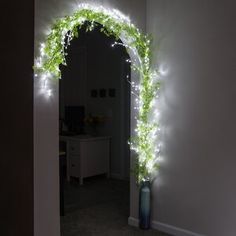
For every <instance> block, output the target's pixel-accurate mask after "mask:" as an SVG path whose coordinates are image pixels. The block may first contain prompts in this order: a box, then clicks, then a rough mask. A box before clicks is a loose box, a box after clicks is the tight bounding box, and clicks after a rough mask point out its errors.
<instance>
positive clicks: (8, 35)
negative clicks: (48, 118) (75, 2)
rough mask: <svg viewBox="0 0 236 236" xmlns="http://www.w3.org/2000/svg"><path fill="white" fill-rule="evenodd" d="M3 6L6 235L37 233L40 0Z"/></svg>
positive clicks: (1, 158) (0, 205) (0, 208)
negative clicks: (35, 135) (36, 82)
mask: <svg viewBox="0 0 236 236" xmlns="http://www.w3.org/2000/svg"><path fill="white" fill-rule="evenodd" d="M1 9H3V11H2V13H1V15H0V22H1V31H2V34H1V39H0V41H1V42H0V51H1V58H0V65H1V66H0V67H1V79H0V100H1V113H0V114H1V115H0V120H1V144H0V147H1V154H0V179H1V181H0V186H1V190H0V192H1V193H0V222H1V223H0V235H4V236H15V235H24V236H33V211H34V208H33V207H34V206H33V70H32V65H33V61H34V60H33V58H34V55H33V49H34V1H33V0H26V1H25V2H24V5H22V2H14V4H13V3H12V2H9V1H4V2H2V3H1ZM26 45H27V46H26Z"/></svg>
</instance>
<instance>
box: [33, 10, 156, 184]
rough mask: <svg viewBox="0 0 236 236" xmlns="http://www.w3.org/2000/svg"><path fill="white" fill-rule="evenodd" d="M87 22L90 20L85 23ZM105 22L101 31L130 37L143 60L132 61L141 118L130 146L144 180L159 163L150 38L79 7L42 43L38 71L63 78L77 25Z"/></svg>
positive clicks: (130, 46) (131, 45)
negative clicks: (137, 82)
mask: <svg viewBox="0 0 236 236" xmlns="http://www.w3.org/2000/svg"><path fill="white" fill-rule="evenodd" d="M85 22H89V24H88V23H86V24H85ZM97 23H99V24H101V25H102V28H101V31H102V32H103V33H104V34H106V35H107V36H114V37H115V38H116V39H117V40H118V39H119V38H121V36H122V37H125V38H127V41H128V43H127V44H128V45H125V44H124V45H123V46H127V47H126V49H127V51H128V52H129V51H131V50H133V51H135V52H137V56H138V58H139V61H140V63H136V62H131V65H132V68H133V69H134V70H137V71H138V72H139V75H140V84H139V85H138V95H137V96H138V117H137V128H136V132H137V135H136V136H135V137H133V138H132V139H131V142H130V144H131V148H132V149H133V150H135V151H136V153H137V155H138V158H137V162H136V165H135V168H134V172H135V174H136V176H137V181H138V182H141V181H143V180H147V179H150V178H151V175H152V173H153V170H154V169H156V168H157V165H156V152H155V147H156V130H157V128H158V124H156V123H155V122H153V121H152V120H150V119H149V115H150V112H151V110H152V102H153V101H154V99H155V97H156V95H157V91H158V90H159V88H160V83H159V82H156V81H155V80H154V79H153V73H152V71H151V69H150V58H151V50H150V45H151V39H150V37H149V36H146V35H144V34H142V33H141V32H140V31H139V29H138V28H136V27H135V26H134V25H133V24H132V23H130V22H129V21H127V20H125V19H122V18H119V17H113V16H112V15H111V14H106V12H103V11H95V10H93V9H86V8H85V9H83V8H82V9H80V10H78V11H76V12H75V13H74V14H73V15H71V16H66V17H64V18H62V19H59V20H57V21H56V22H55V23H54V25H53V26H52V29H51V32H50V34H49V35H48V36H47V39H46V42H45V44H43V45H42V46H41V50H40V57H39V58H37V60H36V65H35V67H34V68H35V71H36V72H37V73H39V74H41V75H49V74H50V76H52V77H54V78H60V77H61V72H60V69H59V65H60V64H63V65H66V60H65V57H66V49H67V47H68V46H69V45H70V41H71V40H72V39H73V38H74V37H78V36H79V31H78V28H80V27H82V26H83V25H85V26H86V30H87V31H91V30H93V29H94V27H95V26H96V24H97Z"/></svg>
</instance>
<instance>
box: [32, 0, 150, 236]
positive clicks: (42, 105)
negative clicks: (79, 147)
mask: <svg viewBox="0 0 236 236" xmlns="http://www.w3.org/2000/svg"><path fill="white" fill-rule="evenodd" d="M77 2H88V1H77ZM90 2H95V1H90ZM96 2H97V3H98V2H100V3H101V4H102V5H103V6H104V7H112V8H117V9H119V10H120V11H121V12H123V13H124V14H126V15H129V16H130V18H131V19H132V21H133V22H134V23H135V24H136V25H137V26H138V27H139V28H141V29H143V30H145V18H146V15H145V11H146V5H145V0H129V1H127V0H110V1H108V0H107V1H102V0H99V1H96ZM75 3H76V1H74V0H73V1H72V0H71V1H69V0H36V1H35V51H36V53H37V48H38V46H39V42H41V41H42V40H43V39H44V37H45V33H46V32H47V30H48V29H50V25H51V24H52V22H53V21H54V20H56V19H57V18H58V17H63V16H64V15H68V14H70V13H72V11H73V6H74V5H75ZM34 84H35V86H34V189H35V190H34V222H35V226H34V227H35V230H34V231H35V233H34V235H35V236H59V235H60V221H59V220H60V219H59V188H58V187H59V179H58V169H59V168H58V117H59V114H58V82H57V81H54V82H52V85H51V86H52V88H53V96H52V97H51V98H50V99H46V98H45V97H44V96H43V95H42V94H40V85H39V83H38V80H37V79H35V82H34ZM131 116H132V114H131ZM131 125H132V124H131ZM132 186H134V185H132ZM132 191H133V188H131V192H132ZM131 207H132V206H131ZM131 211H132V209H131Z"/></svg>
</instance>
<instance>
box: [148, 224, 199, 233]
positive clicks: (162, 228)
mask: <svg viewBox="0 0 236 236" xmlns="http://www.w3.org/2000/svg"><path fill="white" fill-rule="evenodd" d="M151 227H152V228H153V229H156V230H159V231H161V232H164V233H168V234H170V235H174V236H204V235H203V234H197V233H194V232H192V231H189V230H186V229H182V228H178V227H175V226H173V225H168V224H164V223H161V222H158V221H152V223H151Z"/></svg>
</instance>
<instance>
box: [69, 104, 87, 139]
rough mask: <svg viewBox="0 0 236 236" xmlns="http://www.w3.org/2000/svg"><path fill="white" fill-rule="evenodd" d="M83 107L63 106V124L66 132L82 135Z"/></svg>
mask: <svg viewBox="0 0 236 236" xmlns="http://www.w3.org/2000/svg"><path fill="white" fill-rule="evenodd" d="M84 118H85V108H84V106H65V123H66V125H67V127H68V131H70V132H75V133H78V134H82V133H84Z"/></svg>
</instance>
